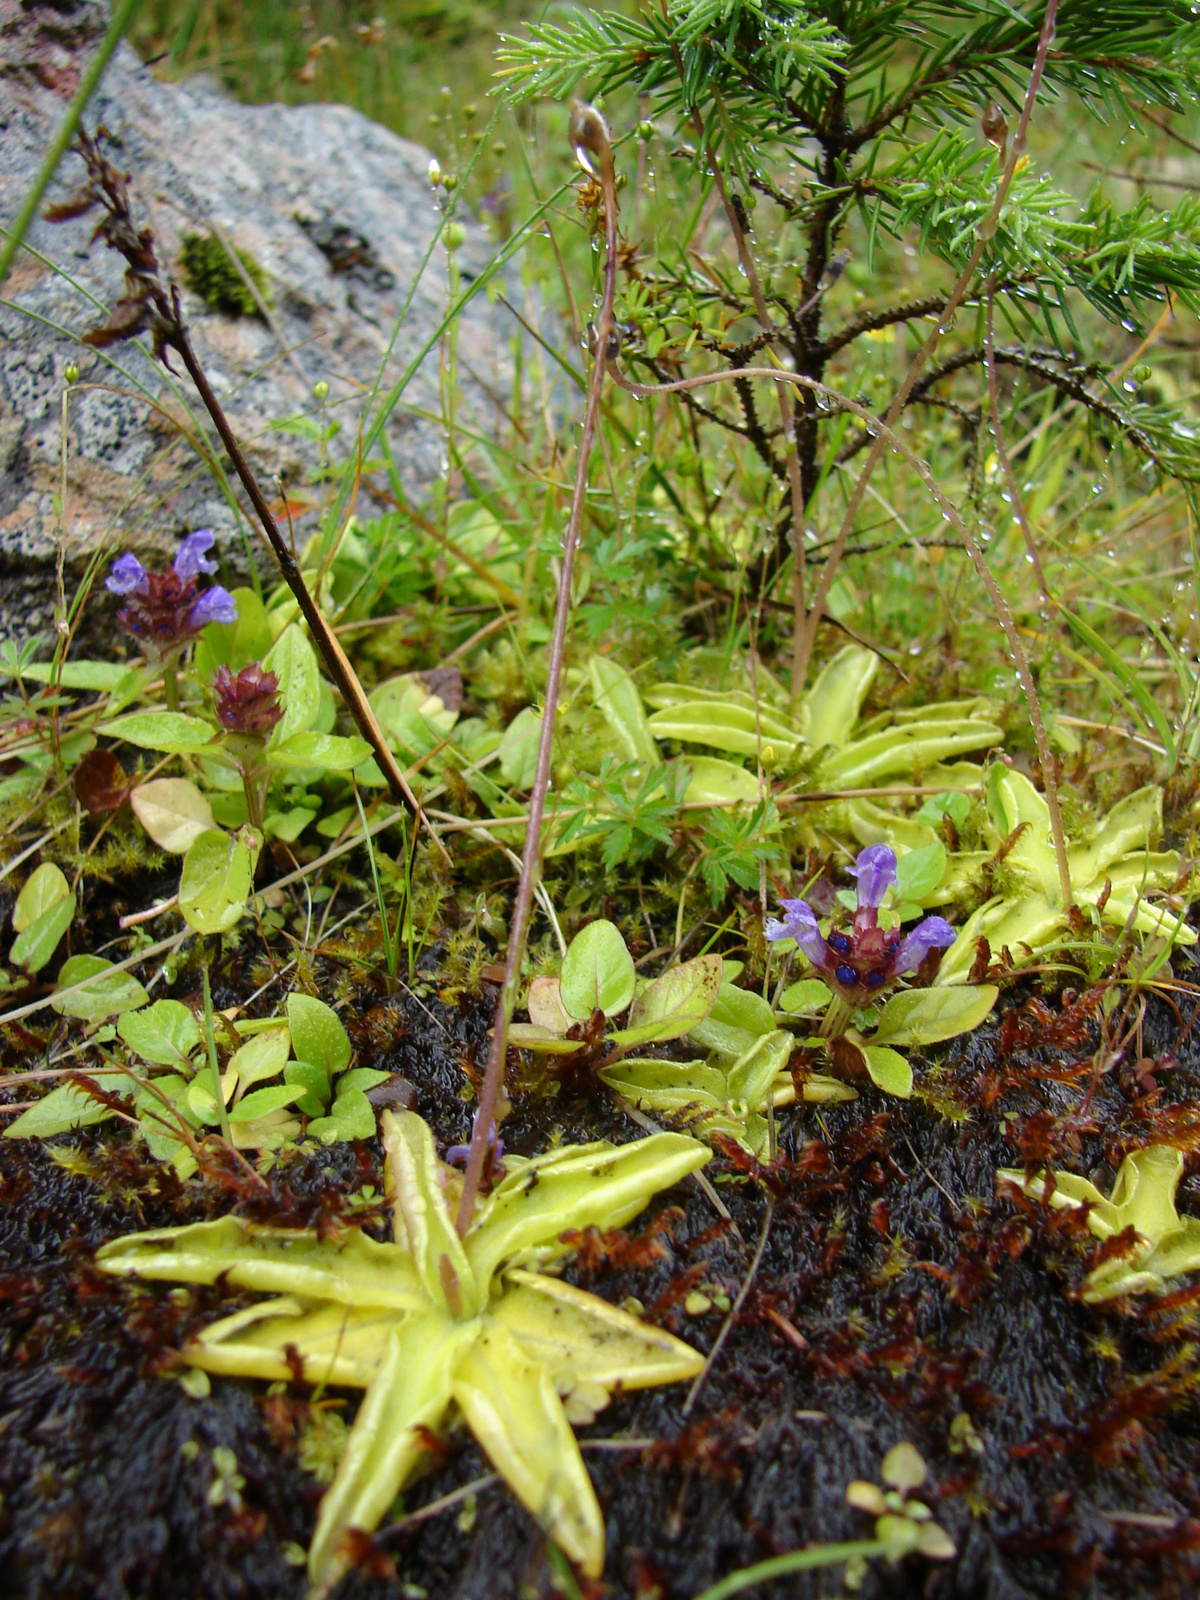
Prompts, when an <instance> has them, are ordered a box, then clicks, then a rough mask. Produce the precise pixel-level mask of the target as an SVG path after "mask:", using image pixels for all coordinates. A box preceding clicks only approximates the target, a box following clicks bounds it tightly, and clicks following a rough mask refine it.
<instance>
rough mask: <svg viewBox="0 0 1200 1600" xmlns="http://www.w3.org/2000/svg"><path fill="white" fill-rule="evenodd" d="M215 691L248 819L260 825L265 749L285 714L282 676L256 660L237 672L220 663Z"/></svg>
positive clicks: (216, 707)
mask: <svg viewBox="0 0 1200 1600" xmlns="http://www.w3.org/2000/svg"><path fill="white" fill-rule="evenodd" d="M213 693H214V696H215V705H214V710H215V711H216V716H217V721H218V722H219V723H220V725H221V727H222V728H223V729H224V730H225V750H226V751H227V752H228V754H229V755H230V756H232V758H233V760H234V762H235V763H236V765H237V769H238V772H239V773H240V774H241V779H242V787H243V789H244V791H245V794H246V817H247V820H248V822H249V824H250V826H251V827H252V828H258V829H261V828H262V825H263V802H264V800H265V798H266V789H267V784H268V782H269V781H270V772H269V769H268V768H267V767H266V766H265V765H264V763H263V759H262V758H263V752H264V751H265V750H266V747H267V739H268V738H269V736H270V734H271V730H272V729H273V728H274V727H275V725H276V723H277V722H278V721H279V720H280V718H281V717H282V716H283V707H282V705H281V704H280V702H279V679H278V678H277V677H276V676H275V674H274V673H273V672H268V671H266V670H265V669H264V668H263V666H262V665H261V663H259V662H257V661H252V662H251V663H250V665H249V666H248V667H243V668H242V670H241V671H240V672H238V673H233V672H231V671H230V669H229V668H228V667H226V666H220V667H218V668H217V670H216V673H215V674H214V676H213Z"/></svg>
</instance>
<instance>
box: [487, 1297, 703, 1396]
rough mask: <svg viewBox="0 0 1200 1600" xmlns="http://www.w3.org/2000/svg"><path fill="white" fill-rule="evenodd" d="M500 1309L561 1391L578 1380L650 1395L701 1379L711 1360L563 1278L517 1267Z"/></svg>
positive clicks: (498, 1315)
mask: <svg viewBox="0 0 1200 1600" xmlns="http://www.w3.org/2000/svg"><path fill="white" fill-rule="evenodd" d="M504 1281H505V1284H506V1285H507V1286H508V1287H507V1288H506V1290H505V1293H504V1294H503V1295H502V1296H501V1298H500V1299H499V1300H498V1301H496V1303H495V1305H494V1306H493V1308H492V1313H491V1316H492V1320H493V1321H495V1322H497V1323H499V1324H500V1325H501V1326H502V1327H504V1328H507V1330H508V1331H509V1333H511V1334H512V1336H513V1337H514V1338H515V1339H516V1340H517V1341H518V1343H519V1344H520V1345H521V1348H522V1350H523V1351H524V1352H525V1354H526V1355H527V1356H528V1358H529V1359H530V1360H535V1361H537V1362H539V1363H540V1364H541V1365H542V1366H544V1367H545V1368H546V1370H547V1371H548V1372H549V1373H550V1374H551V1376H552V1377H553V1378H554V1379H555V1382H556V1384H558V1385H560V1388H561V1386H562V1385H563V1384H565V1383H567V1382H569V1380H571V1379H579V1380H587V1381H588V1382H590V1383H593V1384H601V1385H602V1386H603V1387H604V1388H605V1389H608V1390H610V1391H611V1390H614V1389H649V1388H652V1387H654V1386H655V1385H656V1384H660V1383H680V1382H682V1381H684V1380H685V1379H687V1378H694V1377H695V1376H696V1374H697V1373H698V1372H699V1371H700V1369H701V1368H702V1367H703V1365H704V1358H703V1356H701V1355H700V1354H699V1353H698V1352H697V1351H695V1350H693V1349H692V1347H691V1345H688V1344H685V1343H684V1342H683V1340H682V1339H677V1338H676V1337H675V1336H674V1334H671V1333H668V1332H667V1331H666V1329H664V1328H655V1327H651V1326H650V1324H649V1323H645V1322H640V1321H639V1320H638V1319H637V1317H634V1316H631V1315H630V1314H629V1312H628V1311H622V1310H621V1308H620V1307H619V1306H614V1305H610V1304H609V1303H608V1301H607V1300H600V1299H598V1298H597V1296H596V1295H593V1294H588V1293H586V1291H584V1290H583V1289H576V1288H574V1287H573V1286H572V1285H571V1284H569V1283H563V1282H562V1281H561V1279H559V1278H551V1277H547V1276H545V1275H544V1274H540V1273H534V1272H524V1271H522V1270H521V1269H520V1268H519V1267H513V1268H510V1269H509V1271H508V1272H506V1273H505V1275H504Z"/></svg>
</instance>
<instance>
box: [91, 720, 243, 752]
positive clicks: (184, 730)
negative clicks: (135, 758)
mask: <svg viewBox="0 0 1200 1600" xmlns="http://www.w3.org/2000/svg"><path fill="white" fill-rule="evenodd" d="M217 731H218V730H217V728H216V727H215V726H214V725H213V724H212V723H211V722H203V721H201V719H200V718H199V717H185V716H183V715H182V714H181V713H180V712H178V711H131V712H130V713H129V715H128V716H124V717H116V718H114V719H113V720H112V721H111V722H102V723H101V724H100V726H99V727H98V728H97V729H96V732H97V733H104V734H107V735H108V737H109V738H110V739H124V741H125V743H126V744H134V745H137V747H138V748H139V749H140V750H162V751H165V752H166V753H167V754H168V755H180V754H182V753H183V752H184V751H186V750H199V749H200V748H201V746H202V745H206V744H211V743H212V741H213V740H214V739H215V738H216V736H217Z"/></svg>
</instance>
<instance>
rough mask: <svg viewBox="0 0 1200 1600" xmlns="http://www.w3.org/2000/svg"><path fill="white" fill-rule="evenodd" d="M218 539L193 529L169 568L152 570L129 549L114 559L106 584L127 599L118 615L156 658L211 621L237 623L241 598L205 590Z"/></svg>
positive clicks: (216, 587)
mask: <svg viewBox="0 0 1200 1600" xmlns="http://www.w3.org/2000/svg"><path fill="white" fill-rule="evenodd" d="M213 542H214V539H213V534H212V530H211V529H209V528H200V529H198V530H197V531H196V532H195V533H189V534H188V536H187V538H186V539H185V540H184V541H183V543H182V544H181V545H180V547H179V553H178V554H177V555H176V557H175V561H174V564H173V565H172V568H171V570H170V571H169V572H147V571H146V569H145V567H143V566H142V563H141V562H140V561H139V560H138V558H137V557H136V556H135V555H132V554H131V553H129V552H126V554H125V555H123V556H118V557H117V559H116V561H114V562H113V567H112V571H111V572H110V573H109V575H108V577H107V578H106V579H105V585H106V587H107V588H109V589H111V590H112V592H113V594H119V595H121V596H123V597H124V600H125V604H124V605H123V606H122V607H121V609H120V611H118V612H117V618H118V620H119V621H120V622H121V624H122V626H123V627H125V628H126V629H128V631H129V632H130V633H131V634H132V635H133V637H134V638H135V639H136V640H137V642H138V644H139V645H140V646H141V648H142V651H143V653H144V654H145V655H146V656H147V657H148V659H150V660H151V661H161V660H162V658H163V657H164V656H169V655H170V654H172V652H173V651H175V650H180V649H182V648H183V646H184V645H185V644H190V643H191V642H192V640H193V639H195V638H198V637H199V635H200V634H201V633H202V632H203V631H204V629H205V628H206V627H207V626H208V624H209V623H210V622H236V621H237V602H236V601H235V600H234V598H233V596H232V595H231V594H230V593H229V591H228V590H227V589H222V588H221V587H220V585H214V586H213V587H212V588H211V589H205V590H204V591H203V592H201V590H200V586H199V584H200V574H201V573H202V572H215V571H216V570H217V563H216V562H215V561H211V560H209V559H208V558H207V556H206V554H205V552H206V551H207V550H209V549H210V548H211V546H212V544H213Z"/></svg>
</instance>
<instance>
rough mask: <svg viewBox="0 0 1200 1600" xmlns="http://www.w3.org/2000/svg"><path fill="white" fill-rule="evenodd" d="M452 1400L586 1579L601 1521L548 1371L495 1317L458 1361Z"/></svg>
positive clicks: (594, 1566) (600, 1563) (597, 1567)
mask: <svg viewBox="0 0 1200 1600" xmlns="http://www.w3.org/2000/svg"><path fill="white" fill-rule="evenodd" d="M453 1392H454V1398H455V1400H456V1401H457V1402H458V1405H459V1408H460V1409H461V1411H462V1413H463V1416H464V1417H465V1418H466V1421H467V1424H468V1426H469V1427H470V1429H471V1432H472V1433H473V1434H474V1435H475V1437H476V1439H477V1440H478V1441H479V1443H480V1444H481V1445H482V1446H483V1449H484V1451H485V1452H486V1454H487V1456H488V1458H489V1459H490V1461H491V1463H492V1465H493V1466H494V1467H495V1468H496V1470H497V1472H499V1473H500V1474H501V1476H502V1477H503V1478H504V1480H505V1481H506V1482H507V1484H508V1486H509V1488H510V1489H512V1491H513V1493H514V1494H515V1495H516V1496H517V1498H518V1499H519V1500H520V1501H521V1502H522V1503H523V1504H524V1505H525V1506H527V1507H528V1509H529V1510H530V1511H531V1512H532V1513H533V1515H534V1516H535V1517H536V1518H537V1519H538V1521H539V1522H540V1523H541V1525H542V1526H543V1527H544V1528H545V1530H546V1532H547V1533H548V1534H549V1536H550V1538H551V1539H553V1541H554V1543H555V1544H557V1545H558V1546H559V1548H560V1549H561V1550H563V1551H565V1553H566V1554H567V1555H568V1556H569V1557H570V1558H571V1560H572V1561H574V1562H575V1563H576V1564H577V1565H578V1566H579V1567H581V1568H582V1569H583V1571H584V1572H585V1573H586V1574H587V1576H588V1577H590V1578H598V1577H599V1576H600V1574H601V1572H602V1571H603V1569H604V1519H603V1517H602V1516H601V1514H600V1507H599V1505H598V1504H597V1503H596V1493H595V1490H594V1489H593V1488H592V1482H591V1479H590V1478H589V1477H588V1474H587V1468H586V1467H585V1466H584V1464H583V1457H582V1456H581V1455H580V1453H579V1446H578V1445H577V1444H576V1442H575V1435H574V1433H573V1432H572V1431H571V1424H570V1423H569V1422H568V1421H567V1414H566V1412H565V1411H564V1410H563V1403H562V1401H561V1400H560V1399H559V1397H558V1394H557V1392H556V1390H555V1387H554V1381H553V1379H552V1377H551V1375H550V1373H549V1372H548V1371H547V1370H546V1369H545V1367H543V1366H542V1365H541V1364H540V1363H538V1362H537V1361H531V1360H530V1359H529V1358H528V1357H527V1356H526V1355H525V1353H524V1351H523V1350H522V1348H521V1346H520V1345H519V1344H518V1342H517V1341H516V1339H515V1338H514V1337H513V1336H512V1335H511V1334H510V1333H509V1332H508V1330H507V1329H506V1328H504V1327H503V1326H502V1325H500V1324H499V1323H498V1322H496V1321H495V1319H491V1320H489V1323H488V1325H487V1328H486V1330H485V1332H484V1333H483V1334H482V1336H481V1337H480V1338H479V1339H478V1340H477V1342H476V1343H475V1344H474V1345H473V1346H472V1348H471V1350H470V1351H469V1352H468V1353H467V1355H466V1357H465V1358H464V1359H463V1360H462V1361H461V1362H460V1363H459V1366H458V1370H457V1372H456V1373H455V1376H454V1390H453Z"/></svg>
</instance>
